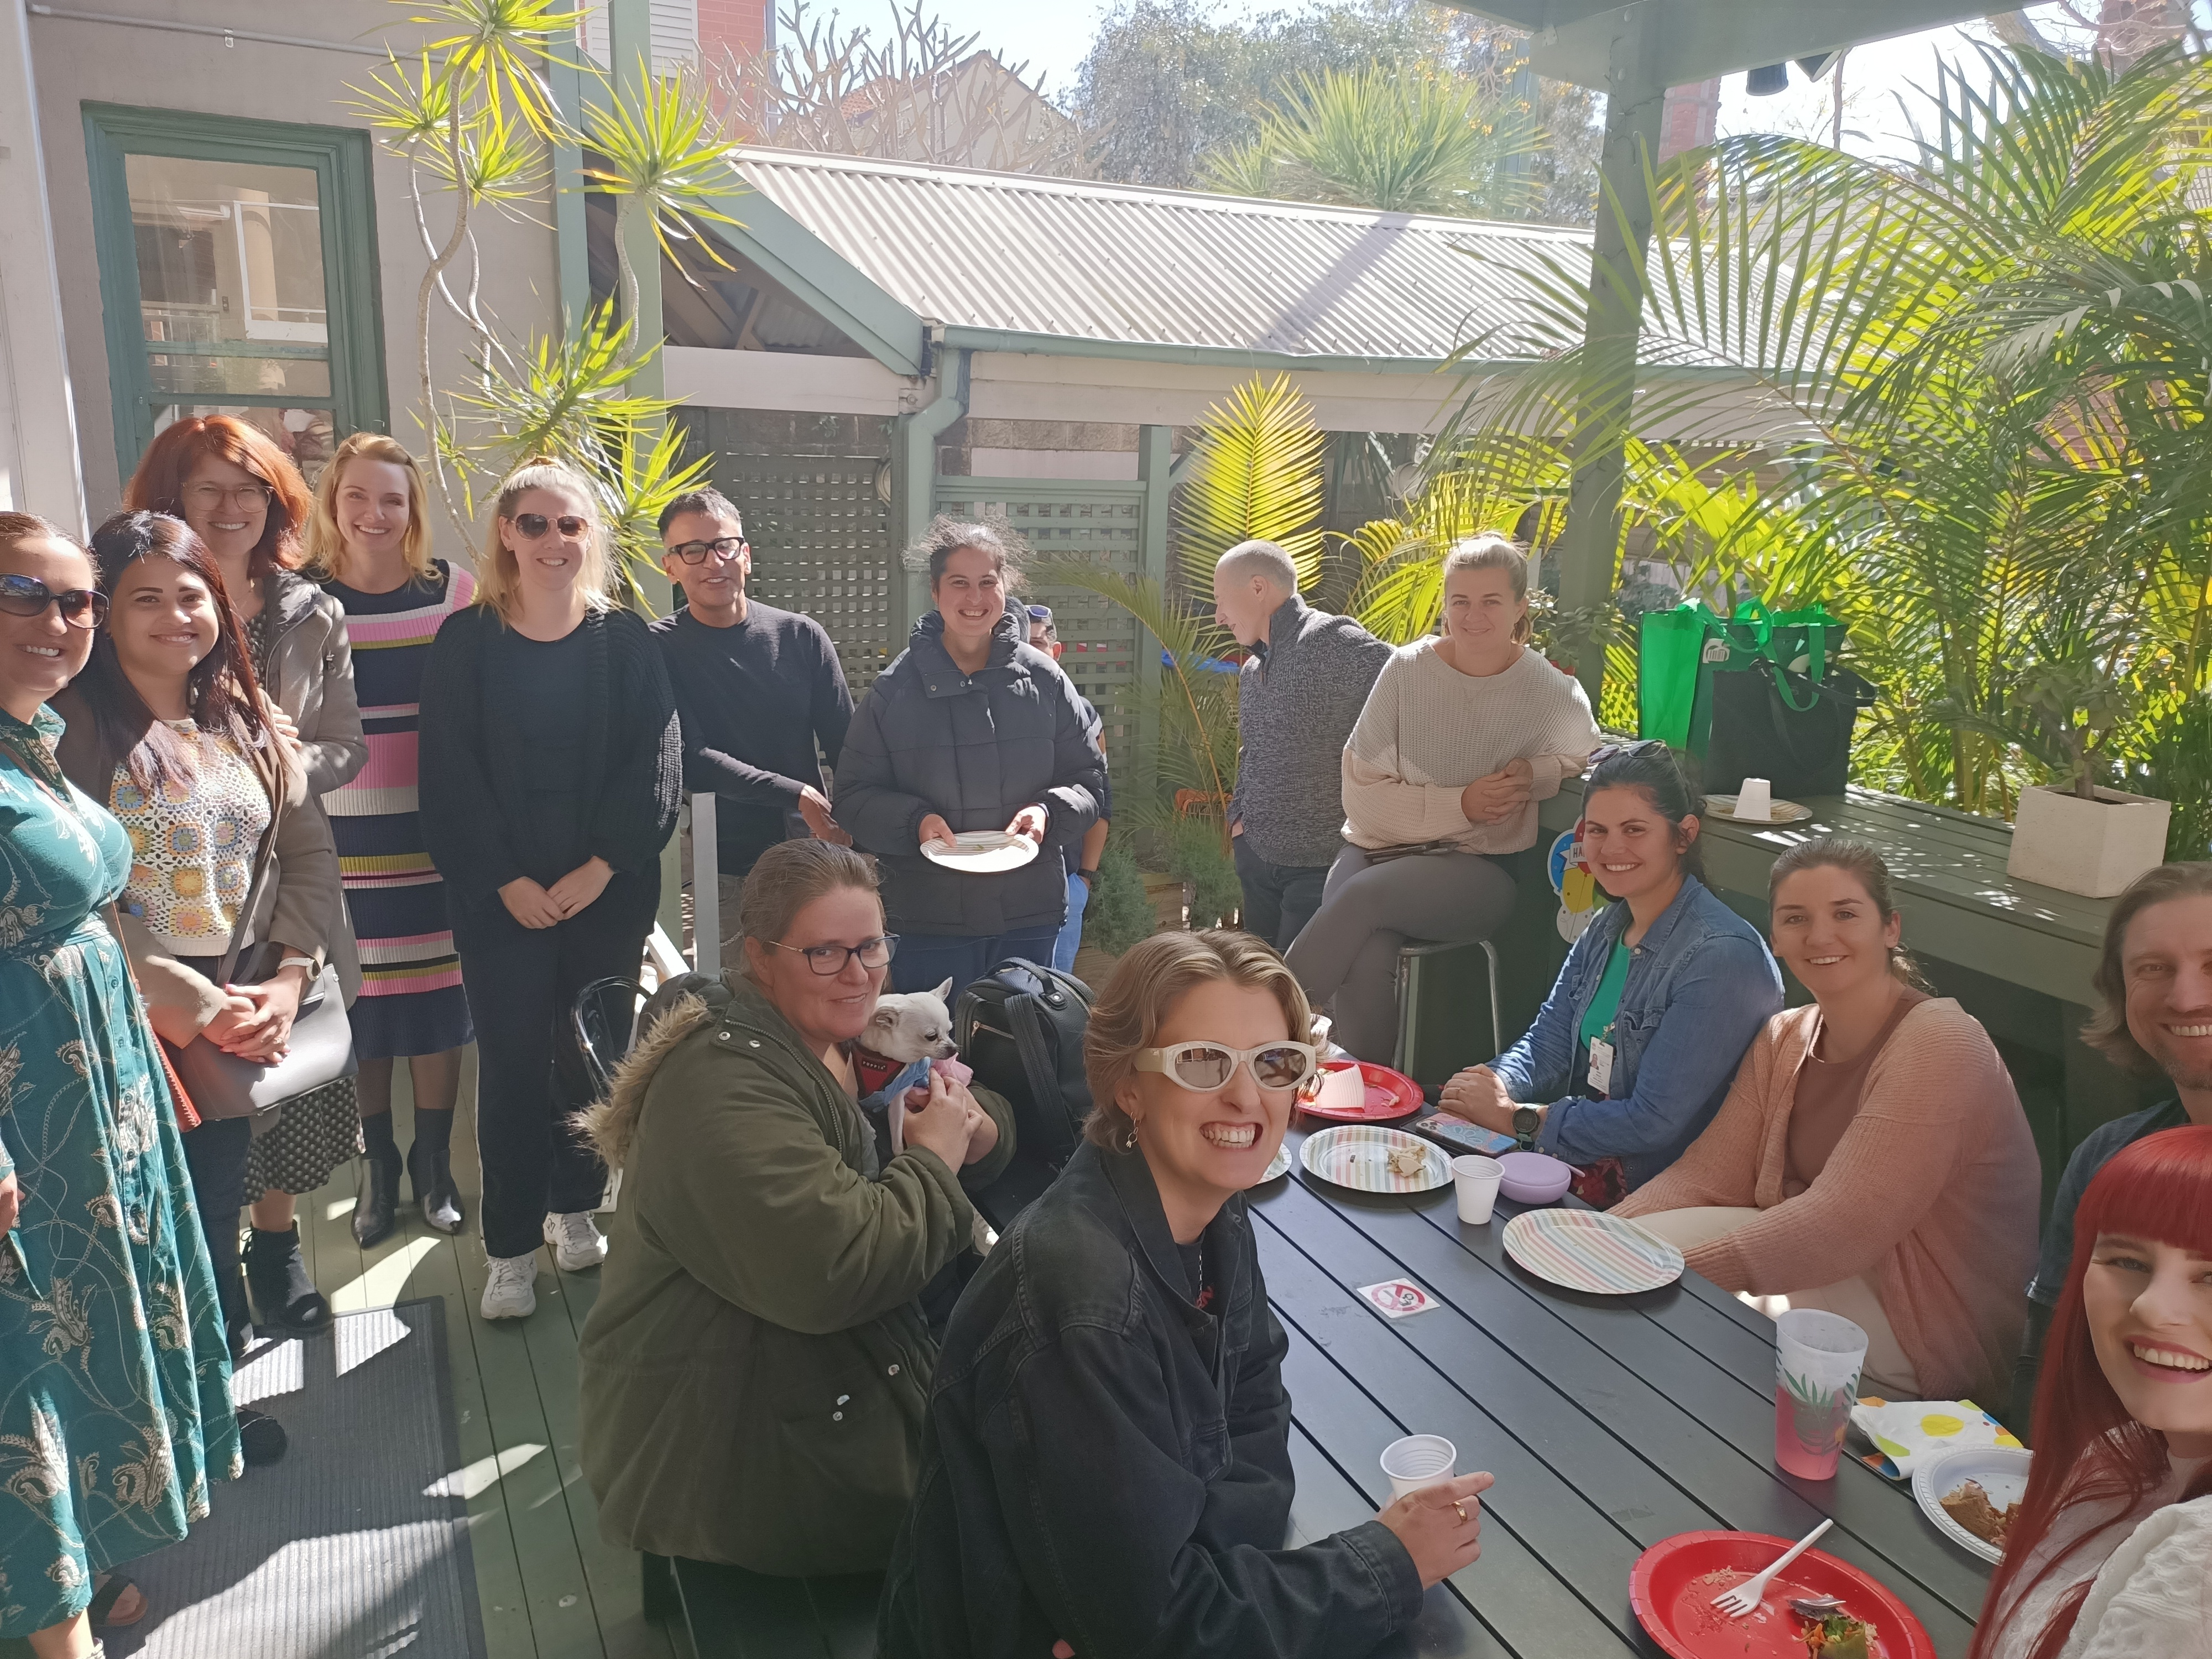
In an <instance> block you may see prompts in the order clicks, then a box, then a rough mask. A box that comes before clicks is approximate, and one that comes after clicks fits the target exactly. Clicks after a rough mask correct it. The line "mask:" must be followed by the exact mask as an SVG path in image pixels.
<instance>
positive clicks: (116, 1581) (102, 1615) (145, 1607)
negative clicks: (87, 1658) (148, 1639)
mask: <svg viewBox="0 0 2212 1659" xmlns="http://www.w3.org/2000/svg"><path fill="white" fill-rule="evenodd" d="M137 1588H138V1587H137V1585H136V1584H134V1583H131V1581H130V1580H129V1579H128V1578H125V1577H124V1576H123V1575H122V1574H121V1573H119V1572H111V1573H109V1574H108V1575H107V1577H106V1582H105V1583H102V1584H101V1585H100V1589H98V1590H97V1591H95V1592H94V1595H93V1598H92V1605H91V1606H90V1607H87V1608H86V1609H85V1610H84V1611H85V1617H86V1618H87V1619H88V1620H90V1621H91V1624H92V1627H93V1628H94V1630H100V1629H102V1628H106V1627H108V1626H112V1627H113V1628H115V1629H117V1630H127V1629H128V1628H130V1626H133V1625H135V1624H137V1623H138V1622H139V1620H143V1618H145V1616H146V1615H147V1614H148V1613H150V1612H152V1611H153V1606H154V1604H153V1603H152V1602H151V1601H148V1600H147V1599H146V1597H145V1596H144V1595H143V1594H141V1595H140V1596H139V1598H138V1601H139V1607H138V1613H137V1617H136V1618H131V1619H118V1618H116V1617H115V1616H114V1615H115V1604H116V1603H117V1602H118V1601H121V1600H122V1599H123V1597H124V1594H125V1591H128V1590H134V1589H137Z"/></svg>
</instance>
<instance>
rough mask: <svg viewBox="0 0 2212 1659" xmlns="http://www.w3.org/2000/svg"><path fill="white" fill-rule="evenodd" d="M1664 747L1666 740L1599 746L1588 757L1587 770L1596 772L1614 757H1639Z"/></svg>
mask: <svg viewBox="0 0 2212 1659" xmlns="http://www.w3.org/2000/svg"><path fill="white" fill-rule="evenodd" d="M1666 747H1667V739H1666V738H1638V739H1637V740H1636V741H1635V742H1634V743H1605V744H1599V745H1598V747H1597V750H1596V752H1595V753H1594V754H1592V755H1591V756H1590V757H1589V769H1590V770H1591V771H1592V772H1595V771H1596V770H1597V769H1598V768H1599V767H1601V766H1602V765H1604V764H1605V763H1607V761H1609V760H1611V759H1613V757H1615V756H1616V755H1641V754H1644V753H1645V752H1646V751H1648V750H1653V749H1659V750H1664V749H1666Z"/></svg>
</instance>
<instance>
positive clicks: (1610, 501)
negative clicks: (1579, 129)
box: [1559, 6, 1667, 708]
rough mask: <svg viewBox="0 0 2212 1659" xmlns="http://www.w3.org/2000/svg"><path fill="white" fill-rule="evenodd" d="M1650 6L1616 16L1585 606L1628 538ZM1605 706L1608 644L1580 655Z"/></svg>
mask: <svg viewBox="0 0 2212 1659" xmlns="http://www.w3.org/2000/svg"><path fill="white" fill-rule="evenodd" d="M1655 10H1656V8H1655V7H1651V6H1634V7H1631V8H1630V9H1627V10H1626V12H1624V13H1622V14H1620V15H1619V17H1618V18H1617V19H1616V20H1615V22H1614V26H1613V27H1614V33H1613V47H1612V56H1611V64H1612V69H1611V73H1610V75H1609V77H1608V80H1609V85H1608V87H1607V100H1606V118H1605V149H1604V155H1603V159H1602V161H1601V164H1600V167H1599V173H1600V176H1601V179H1602V180H1603V183H1604V199H1602V200H1601V201H1600V203H1599V204H1598V214H1597V233H1596V235H1595V239H1594V243H1593V246H1592V248H1591V252H1590V294H1589V317H1588V319H1587V321H1586V323H1585V325H1584V327H1583V356H1584V367H1585V371H1586V374H1587V377H1588V378H1587V380H1586V384H1585V386H1584V390H1583V401H1582V404H1581V406H1580V408H1579V409H1578V410H1577V411H1576V416H1575V425H1576V429H1577V433H1579V434H1583V435H1587V436H1586V437H1582V438H1578V439H1577V443H1578V444H1581V443H1588V444H1589V445H1591V446H1593V447H1591V448H1589V449H1587V450H1585V451H1584V452H1583V453H1580V454H1578V455H1577V458H1576V466H1575V475H1574V482H1573V483H1572V485H1571V488H1570V489H1569V492H1568V495H1567V525H1566V531H1565V534H1564V535H1563V536H1562V537H1561V538H1560V544H1559V605H1560V607H1561V609H1563V610H1566V611H1587V610H1590V609H1594V608H1595V607H1596V606H1598V605H1604V604H1605V603H1607V601H1608V600H1609V599H1611V598H1612V597H1613V580H1614V576H1615V574H1616V565H1617V562H1618V556H1619V551H1620V490H1621V481H1622V475H1623V473H1624V472H1625V471H1626V450H1627V439H1628V430H1629V412H1630V405H1631V404H1632V401H1633V399H1634V398H1635V395H1636V345H1637V331H1638V328H1639V327H1640V325H1641V323H1642V316H1641V288H1640V281H1641V279H1640V276H1639V272H1640V269H1641V266H1642V264H1643V258H1644V250H1645V249H1646V248H1647V247H1649V246H1650V242H1651V206H1650V192H1649V191H1646V190H1645V188H1644V158H1645V157H1646V156H1647V155H1656V154H1657V152H1658V148H1659V129H1660V122H1661V118H1662V116H1663V114H1664V113H1665V110H1666V101H1667V88H1666V86H1665V84H1664V83H1663V82H1662V81H1660V80H1659V79H1658V78H1656V76H1654V74H1653V73H1652V60H1653V58H1654V57H1655V56H1656V52H1655V48H1656V45H1657V42H1656V39H1655V34H1656V31H1655V29H1654V27H1653V19H1652V14H1653V13H1654V11H1655ZM1575 670H1576V674H1577V678H1580V679H1581V681H1582V683H1583V688H1584V689H1585V690H1587V691H1588V692H1589V700H1590V707H1591V708H1597V707H1599V698H1600V696H1601V692H1602V690H1603V688H1604V684H1605V653H1603V652H1602V651H1601V652H1598V653H1595V655H1594V656H1593V657H1592V658H1591V659H1589V660H1587V661H1583V662H1579V663H1577V664H1576V665H1575Z"/></svg>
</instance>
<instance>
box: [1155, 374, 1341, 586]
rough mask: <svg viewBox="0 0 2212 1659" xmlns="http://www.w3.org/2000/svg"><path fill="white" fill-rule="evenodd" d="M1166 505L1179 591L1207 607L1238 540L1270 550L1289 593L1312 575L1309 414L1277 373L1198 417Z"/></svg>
mask: <svg viewBox="0 0 2212 1659" xmlns="http://www.w3.org/2000/svg"><path fill="white" fill-rule="evenodd" d="M1195 447H1196V450H1197V455H1196V459H1194V461H1193V462H1192V464H1191V468H1190V471H1189V474H1188V477H1186V478H1185V480H1184V483H1183V486H1182V490H1181V491H1180V493H1178V494H1177V495H1176V505H1175V518H1176V531H1177V532H1178V534H1177V538H1176V543H1177V549H1178V553H1179V562H1180V565H1181V568H1182V580H1183V584H1184V587H1185V591H1186V592H1188V593H1189V594H1190V595H1191V597H1192V598H1193V599H1194V600H1196V601H1197V602H1199V603H1201V604H1210V603H1211V601H1212V595H1213V567H1214V564H1215V563H1216V562H1217V561H1218V560H1219V559H1220V557H1221V556H1222V555H1223V554H1224V553H1226V552H1227V551H1228V550H1230V549H1231V548H1232V547H1234V546H1236V545H1237V544H1238V543H1239V542H1249V541H1267V542H1273V543H1274V544H1276V545H1277V546H1278V547H1280V548H1281V549H1282V550H1284V551H1285V553H1287V554H1289V555H1290V556H1291V563H1292V564H1293V565H1295V566H1297V572H1298V586H1300V587H1304V586H1308V585H1309V584H1310V583H1311V582H1312V581H1313V580H1314V578H1315V577H1316V576H1317V575H1319V574H1321V554H1322V531H1321V515H1322V500H1323V489H1322V465H1321V464H1322V451H1323V449H1324V447H1326V440H1325V439H1324V438H1323V437H1322V430H1321V428H1319V427H1318V426H1316V424H1315V423H1314V417H1313V408H1312V405H1310V404H1308V403H1307V402H1306V400H1305V398H1304V396H1303V395H1302V394H1301V393H1300V392H1298V390H1297V388H1296V387H1295V386H1292V385H1291V377H1290V376H1289V375H1287V374H1278V375H1277V376H1276V377H1275V378H1274V380H1273V381H1272V382H1269V381H1262V380H1259V379H1258V378H1256V377H1255V378H1254V379H1252V380H1248V381H1246V382H1245V383H1244V384H1243V385H1242V386H1238V387H1237V389H1236V390H1235V391H1233V392H1231V393H1230V394H1229V396H1228V398H1227V399H1226V400H1225V401H1224V402H1222V403H1218V404H1214V405H1213V406H1212V408H1211V409H1209V410H1206V418H1205V419H1204V421H1203V422H1200V426H1199V428H1198V435H1197V438H1196V440H1195Z"/></svg>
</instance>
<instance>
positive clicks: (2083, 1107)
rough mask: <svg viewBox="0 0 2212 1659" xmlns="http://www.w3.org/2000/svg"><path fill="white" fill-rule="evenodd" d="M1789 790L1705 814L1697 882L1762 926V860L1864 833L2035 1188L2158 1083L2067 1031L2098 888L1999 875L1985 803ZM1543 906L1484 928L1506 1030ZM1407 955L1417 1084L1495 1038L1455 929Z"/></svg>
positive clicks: (1530, 991) (1555, 810) (1548, 814)
mask: <svg viewBox="0 0 2212 1659" xmlns="http://www.w3.org/2000/svg"><path fill="white" fill-rule="evenodd" d="M1803 804H1804V805H1807V806H1809V807H1811V808H1812V809H1813V817H1812V819H1811V821H1810V822H1809V823H1794V824H1773V825H1764V824H1761V825H1752V824H1739V823H1729V822H1726V821H1725V820H1723V819H1719V818H1711V819H1708V820H1706V821H1705V829H1704V833H1703V836H1702V837H1701V839H1702V842H1703V845H1704V847H1705V866H1706V871H1707V874H1708V876H1709V878H1710V880H1711V886H1712V888H1713V890H1714V891H1715V892H1716V893H1717V894H1719V895H1720V896H1721V897H1722V898H1723V899H1724V900H1725V901H1727V902H1728V903H1729V906H1730V907H1731V908H1734V909H1735V910H1736V911H1737V912H1738V913H1739V914H1741V915H1743V916H1744V917H1745V918H1746V919H1747V920H1748V921H1751V922H1753V924H1754V925H1756V926H1757V927H1759V929H1760V931H1761V932H1762V933H1763V932H1765V928H1766V926H1767V902H1766V880H1767V873H1768V872H1769V870H1770V869H1771V867H1772V866H1773V863H1774V860H1775V859H1776V857H1777V856H1778V854H1781V852H1782V851H1783V850H1784V848H1787V847H1790V845H1792V844H1793V843H1795V842H1800V841H1804V840H1808V839H1810V838H1812V837H1814V836H1854V837H1856V838H1857V839H1859V840H1862V841H1866V842H1871V843H1872V844H1873V845H1874V847H1875V849H1876V850H1877V851H1879V852H1880V853H1881V855H1882V858H1883V859H1884V860H1886V861H1887V864H1888V866H1889V868H1890V873H1891V876H1892V878H1893V880H1894V882H1895V885H1896V890H1897V903H1898V908H1899V910H1900V911H1901V912H1902V913H1903V915H1904V917H1905V947H1906V948H1907V949H1908V950H1910V951H1911V952H1912V954H1913V956H1914V957H1916V958H1917V960H1918V961H1919V963H1920V964H1921V966H1922V968H1923V969H1924V970H1925V971H1926V973H1927V975H1928V977H1929V980H1930V981H1931V982H1933V983H1934V985H1935V986H1936V989H1937V990H1939V991H1941V992H1942V994H1944V995H1946V996H1952V997H1956V998H1957V999H1958V1000H1959V1001H1960V1004H1962V1005H1963V1006H1965V1007H1966V1010H1967V1011H1968V1012H1971V1013H1972V1014H1973V1015H1974V1017H1975V1018H1978V1019H1979V1020H1980V1021H1981V1022H1982V1024H1984V1025H1985V1026H1986V1027H1988V1028H1989V1032H1990V1036H1991V1037H1992V1038H1994V1039H1995V1040H1996V1044H1997V1048H1998V1050H1999V1052H2000V1053H2002V1054H2003V1056H2004V1059H2005V1063H2006V1065H2007V1066H2008V1067H2009V1068H2010V1070H2011V1072H2012V1075H2013V1081H2014V1083H2015V1085H2016V1086H2017V1087H2018V1088H2019V1090H2020V1096H2021V1105H2022V1106H2023V1107H2024V1108H2025V1109H2026V1110H2027V1118H2028V1122H2029V1124H2030V1125H2031V1126H2032V1127H2033V1129H2034V1132H2035V1138H2036V1145H2037V1147H2038V1149H2039V1151H2040V1152H2041V1153H2042V1156H2043V1170H2044V1191H2045V1201H2046V1203H2047V1202H2048V1200H2049V1196H2050V1192H2051V1188H2052V1187H2053V1186H2054V1185H2055V1184H2056V1182H2057V1179H2058V1175H2059V1172H2060V1171H2061V1170H2063V1168H2064V1167H2065V1160H2066V1158H2067V1155H2068V1154H2069V1153H2070V1152H2072V1151H2073V1149H2074V1147H2075V1146H2076V1145H2078V1144H2079V1143H2080V1141H2081V1138H2082V1137H2083V1136H2084V1135H2086V1134H2087V1133H2089V1131H2090V1130H2092V1129H2093V1128H2095V1127H2097V1126H2098V1125H2099V1124H2100V1123H2104V1122H2106V1121H2109V1120H2111V1119H2112V1118H2114V1117H2118V1116H2119V1115H2122V1114H2124V1113H2126V1112H2131V1111H2134V1110H2136V1109H2137V1108H2138V1107H2140V1106H2142V1105H2145V1104H2148V1103H2149V1102H2151V1101H2153V1100H2154V1099H2157V1098H2159V1097H2160V1095H2161V1094H2162V1092H2163V1089H2162V1085H2160V1083H2159V1081H2158V1080H2156V1079H2152V1080H2149V1081H2144V1080H2142V1079H2135V1078H2131V1077H2130V1076H2128V1075H2126V1074H2125V1073H2122V1072H2119V1071H2118V1070H2117V1069H2115V1068H2114V1067H2113V1066H2111V1065H2110V1064H2108V1063H2107V1062H2106V1060H2105V1059H2104V1058H2103V1057H2102V1056H2101V1055H2100V1054H2097V1053H2096V1051H2095V1050H2093V1049H2092V1048H2088V1047H2087V1045H2086V1044H2084V1043H2083V1042H2081V1035H2080V1033H2081V1024H2082V1022H2083V1021H2084V1020H2086V1019H2087V1018H2088V1012H2089V1010H2088V1005H2089V1003H2090V1002H2091V1001H2092V1000H2093V992H2092V991H2091V989H2090V977H2091V975H2093V973H2094V971H2095V969H2096V965H2097V953H2098V951H2099V950H2100V948H2101V945H2102V942H2103V939H2104V930H2105V918H2106V914H2107V913H2108V912H2109V911H2110V909H2111V908H2112V901H2111V900H2109V899H2089V898H2081V897H2078V896H2075V895H2074V894H2071V893H2062V892H2059V891H2058V890H2057V889H2055V888H2050V887H2039V886H2035V885H2033V884H2030V883H2027V882H2016V881H2015V880H2013V879H2012V878H2010V877H2009V876H2008V875H2007V874H2006V873H2005V858H2006V855H2007V854H2008V852H2009V851H2010V850H2011V845H2012V827H2011V826H2010V825H2009V824H2007V823H2001V822H1999V821H1997V820H1996V819H1992V818H1984V817H1973V816H1972V815H1971V814H1968V813H1965V812H1959V811H1952V810H1951V809H1950V808H1948V807H1942V806H1931V805H1927V804H1925V803H1923V802H1920V801H1909V800H1904V799H1899V798H1898V797H1896V796H1894V795H1883V794H1878V793H1875V792H1874V791H1872V790H1866V789H1852V790H1850V791H1849V792H1848V793H1845V794H1844V795H1842V796H1838V797H1830V798H1825V799H1811V800H1808V801H1806V802H1804V803H1803ZM1581 809H1582V785H1581V782H1580V781H1579V780H1577V781H1573V782H1571V783H1569V784H1567V785H1566V786H1565V787H1564V788H1562V789H1561V790H1560V792H1559V794H1558V795H1557V796H1556V797H1554V798H1553V799H1551V800H1548V801H1546V802H1545V803H1543V805H1542V806H1541V809H1540V812H1539V822H1540V823H1541V825H1542V843H1541V844H1543V845H1544V846H1546V847H1548V846H1549V845H1550V843H1551V841H1552V838H1553V836H1557V835H1559V833H1560V832H1562V831H1564V830H1568V829H1572V828H1573V827H1574V824H1575V821H1576V819H1577V817H1578V816H1579V815H1580V812H1581ZM1558 911H1559V901H1558V899H1557V898H1556V897H1555V896H1553V893H1552V891H1551V890H1550V888H1549V887H1548V886H1547V885H1544V884H1528V885H1527V886H1525V887H1524V889H1523V890H1522V894H1521V896H1520V902H1519V903H1518V904H1517V905H1516V908H1515V910H1514V913H1513V915H1512V916H1511V918H1510V920H1509V921H1508V922H1507V924H1506V926H1505V927H1504V928H1502V929H1501V930H1500V932H1499V933H1498V938H1497V939H1495V940H1494V941H1493V943H1494V944H1495V945H1496V946H1497V949H1498V957H1499V960H1500V975H1499V981H1500V982H1499V986H1498V1000H1499V1003H1500V1005H1501V1015H1502V1019H1503V1024H1504V1029H1505V1030H1508V1031H1510V1032H1514V1033H1516V1034H1517V1033H1519V1032H1521V1031H1523V1030H1527V1029H1528V1024H1529V1023H1530V1022H1531V1021H1532V1020H1534V1018H1535V1015H1536V1010H1537V1009H1538V1008H1539V1007H1541V1006H1542V1004H1543V1000H1544V997H1545V995H1546V994H1547V993H1548V992H1549V991H1550V989H1551V987H1552V981H1553V979H1554V978H1555V977H1556V976H1557V975H1558V973H1559V964H1560V963H1562V962H1564V961H1565V959H1566V952H1567V945H1566V942H1565V940H1564V939H1561V938H1560V937H1559V931H1558V928H1557V927H1556V925H1555V918H1556V916H1557V915H1558ZM1407 970H1408V971H1407V992H1406V999H1405V1006H1404V1012H1403V1014H1402V1016H1401V1018H1402V1021H1403V1032H1402V1035H1403V1037H1404V1046H1403V1053H1404V1054H1405V1055H1406V1059H1407V1069H1408V1070H1409V1071H1410V1072H1411V1074H1412V1075H1413V1077H1414V1078H1415V1079H1418V1080H1419V1081H1420V1082H1421V1083H1423V1084H1425V1085H1430V1086H1431V1088H1433V1086H1434V1085H1437V1084H1439V1083H1442V1082H1443V1080H1444V1079H1446V1078H1449V1076H1450V1075H1451V1074H1452V1073H1453V1072H1455V1071H1457V1070H1459V1069H1461V1068H1462V1067H1463V1066H1471V1065H1474V1064H1477V1063H1479V1062H1480V1061H1481V1060H1487V1059H1489V1058H1490V1057H1491V1054H1493V1053H1494V1052H1496V1051H1495V1049H1494V1048H1491V1046H1490V1045H1489V1042H1488V1041H1487V1038H1488V1032H1487V1030H1486V1028H1487V1026H1488V1024H1489V1020H1488V1018H1487V1016H1486V1005H1487V1002H1488V999H1489V987H1488V985H1487V982H1486V981H1487V978H1488V975H1487V972H1486V963H1485V961H1484V959H1483V957H1482V953H1481V951H1480V950H1479V949H1478V948H1477V947H1474V946H1472V945H1468V946H1461V947H1459V948H1457V949H1449V950H1431V951H1420V952H1415V953H1413V954H1412V955H1410V956H1409V958H1408V961H1407ZM1790 1000H1792V1001H1793V1002H1802V1001H1803V1000H1805V997H1804V993H1803V992H1802V990H1800V989H1799V988H1798V987H1796V985H1795V984H1794V983H1792V984H1791V985H1790Z"/></svg>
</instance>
